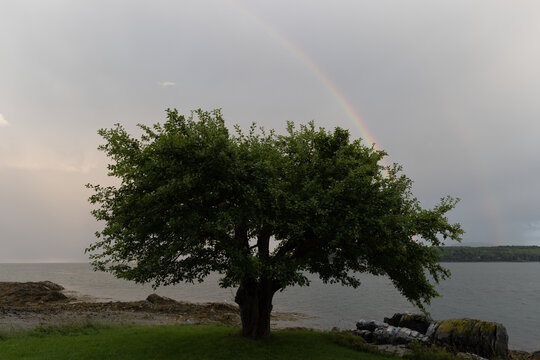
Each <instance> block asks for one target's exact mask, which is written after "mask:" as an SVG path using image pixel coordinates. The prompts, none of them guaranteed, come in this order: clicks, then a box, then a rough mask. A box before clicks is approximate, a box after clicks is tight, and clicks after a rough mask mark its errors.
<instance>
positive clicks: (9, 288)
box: [0, 281, 313, 332]
mask: <svg viewBox="0 0 540 360" xmlns="http://www.w3.org/2000/svg"><path fill="white" fill-rule="evenodd" d="M93 299H95V298H92V296H91V295H86V294H74V292H72V291H69V289H65V288H64V287H63V286H61V285H58V284H55V283H52V282H50V281H42V282H26V283H21V282H0V332H11V331H24V330H28V329H32V328H35V327H39V326H59V325H66V324H81V323H82V324H84V323H100V324H107V325H127V324H129V325H175V324H208V323H222V324H225V325H230V326H240V323H241V322H240V313H239V309H238V306H237V305H236V304H230V303H223V302H208V303H195V302H186V301H177V300H174V299H170V298H167V297H162V296H159V295H156V294H150V295H149V296H148V297H147V298H146V300H139V301H108V302H104V301H97V300H93ZM308 318H313V317H312V316H309V315H306V314H302V313H283V312H275V313H273V314H272V320H271V321H272V328H274V329H279V328H286V327H291V326H301V321H302V319H308Z"/></svg>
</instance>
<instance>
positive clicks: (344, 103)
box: [229, 0, 387, 165]
mask: <svg viewBox="0 0 540 360" xmlns="http://www.w3.org/2000/svg"><path fill="white" fill-rule="evenodd" d="M229 2H230V3H232V4H233V5H234V6H235V7H236V8H238V9H240V10H241V11H242V12H244V13H245V14H247V15H248V16H249V17H250V18H251V19H252V20H254V21H255V22H256V23H257V24H259V25H260V26H261V27H263V28H264V29H265V30H266V31H267V32H268V33H269V34H270V35H271V36H272V37H274V38H275V39H276V40H278V42H279V43H280V44H282V45H283V46H285V47H286V48H287V49H288V50H289V51H291V52H292V53H293V54H294V55H295V56H296V57H297V58H299V59H300V61H301V62H302V63H304V64H305V65H306V66H307V67H308V68H309V69H310V70H311V71H312V72H313V73H314V74H315V75H316V76H317V78H318V79H319V81H321V82H322V83H323V85H324V86H325V87H326V88H327V89H328V90H329V92H330V94H331V95H332V96H333V97H334V99H335V100H336V101H337V102H338V104H339V105H340V106H341V107H342V108H343V110H344V111H345V113H346V114H347V116H349V117H350V118H351V119H352V121H353V122H354V123H355V125H356V126H357V127H358V128H359V130H360V133H361V135H362V138H363V140H365V141H366V142H367V143H368V144H369V145H373V147H374V148H375V149H376V150H381V149H380V148H379V147H378V145H377V141H376V140H375V137H374V136H373V135H372V133H371V132H370V131H369V129H368V127H367V126H366V124H365V123H364V121H363V120H362V117H361V116H360V115H359V114H358V113H357V112H356V110H355V109H354V107H353V106H352V105H351V104H350V102H349V101H348V100H347V98H346V97H345V95H343V93H342V92H341V90H339V88H338V87H337V86H336V85H335V84H334V82H333V81H332V80H331V79H330V78H329V77H328V75H326V74H325V73H324V72H323V71H322V69H321V67H320V66H319V65H318V64H317V63H316V62H315V61H314V60H313V59H312V58H311V57H309V56H308V55H307V54H306V53H305V52H304V51H303V50H302V49H300V48H299V47H298V46H297V45H295V44H294V43H293V42H292V41H290V40H289V39H287V38H286V37H285V36H284V35H283V34H282V33H281V32H280V31H279V30H277V29H276V28H275V27H274V26H272V24H270V23H268V22H267V21H265V20H264V19H262V18H261V17H259V16H257V15H256V14H254V13H253V12H252V11H251V10H249V9H248V8H247V7H245V6H243V5H242V4H240V3H239V2H237V1H236V0H229ZM383 164H384V165H387V161H385V159H383Z"/></svg>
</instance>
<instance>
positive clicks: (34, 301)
mask: <svg viewBox="0 0 540 360" xmlns="http://www.w3.org/2000/svg"><path fill="white" fill-rule="evenodd" d="M89 298H90V297H88V296H84V295H82V296H74V295H73V293H72V292H69V291H66V289H64V288H63V287H62V286H61V285H58V284H55V283H53V282H50V281H41V282H26V283H20V282H0V332H10V331H21V330H25V329H31V328H34V327H38V326H58V325H66V324H69V325H71V324H86V323H100V324H137V325H173V324H206V323H223V324H226V325H232V326H240V314H239V309H238V306H237V305H236V304H230V303H192V302H184V301H177V300H173V299H170V298H166V297H162V296H159V295H157V294H150V295H149V296H148V297H147V298H146V300H142V301H128V302H126V301H109V302H97V301H88V299H89ZM307 318H310V316H308V315H306V314H301V313H279V312H274V313H273V314H272V328H285V327H290V326H298V323H299V322H301V321H302V320H303V319H307ZM464 329H465V331H464ZM467 329H472V332H471V334H469V333H467V331H469V330H467ZM483 329H488V330H489V331H488V332H489V333H490V334H491V333H492V334H493V336H492V337H490V336H491V335H490V336H487V335H486V334H487V332H482V331H483ZM481 330H482V331H481ZM353 333H355V334H356V335H358V336H361V337H362V338H364V339H365V340H366V341H368V342H369V343H372V344H373V346H376V347H378V348H379V349H380V350H383V351H387V352H394V353H396V355H403V354H404V353H406V352H407V348H408V346H409V345H410V343H411V342H413V341H415V342H420V343H425V344H430V343H435V344H436V345H442V346H444V345H445V343H444V342H445V341H449V344H450V345H451V346H449V347H450V348H452V347H453V348H454V349H453V350H457V351H455V352H460V349H459V346H461V345H463V349H462V350H465V352H468V353H469V354H472V353H474V351H471V350H474V346H479V348H478V349H480V351H476V352H477V353H481V355H489V354H490V353H489V352H486V351H484V350H482V349H491V350H495V351H494V352H493V355H497V356H502V357H503V358H507V359H514V360H533V359H540V352H535V353H528V352H524V351H512V350H508V338H507V335H506V330H505V329H504V327H503V326H502V325H501V324H496V323H486V322H482V321H480V320H474V319H459V320H443V321H434V320H432V319H431V318H429V317H426V316H424V315H421V314H416V315H415V314H395V315H394V316H393V317H391V318H385V319H384V322H381V321H375V320H369V321H366V320H360V321H358V323H357V328H356V329H355V330H354V331H353ZM477 333H478V336H477V337H476V338H474V337H471V336H472V334H477ZM460 336H461V338H460ZM475 336H476V335H475ZM460 341H461V342H462V344H461V345H459V342H460ZM484 343H485V344H488V345H487V347H486V346H484V345H485V344H484ZM482 344H484V345H482ZM458 345H459V346H458ZM482 346H484V348H482ZM491 350H490V351H491ZM474 356H477V355H474ZM489 357H490V356H488V358H489ZM470 358H471V359H482V357H470Z"/></svg>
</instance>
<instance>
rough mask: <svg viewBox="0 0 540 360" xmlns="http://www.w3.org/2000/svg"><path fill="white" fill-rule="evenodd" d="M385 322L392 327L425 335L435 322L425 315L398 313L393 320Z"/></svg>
mask: <svg viewBox="0 0 540 360" xmlns="http://www.w3.org/2000/svg"><path fill="white" fill-rule="evenodd" d="M384 322H385V323H387V324H389V325H392V326H397V327H404V328H407V329H411V330H415V331H418V332H419V333H422V334H425V333H426V332H427V330H428V328H429V326H430V325H431V324H432V323H433V322H434V321H433V319H432V318H431V317H429V316H427V315H424V314H404V313H396V314H394V315H393V316H392V317H391V318H384Z"/></svg>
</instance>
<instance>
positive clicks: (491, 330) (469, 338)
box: [427, 319, 508, 359]
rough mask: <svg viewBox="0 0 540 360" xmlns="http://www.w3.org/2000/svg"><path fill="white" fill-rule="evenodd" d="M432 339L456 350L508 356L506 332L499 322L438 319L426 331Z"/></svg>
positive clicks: (487, 356) (497, 356) (483, 354)
mask: <svg viewBox="0 0 540 360" xmlns="http://www.w3.org/2000/svg"><path fill="white" fill-rule="evenodd" d="M427 335H428V336H430V337H431V339H432V341H433V342H434V343H435V344H437V345H441V346H446V347H449V348H451V349H453V350H456V351H462V352H469V353H474V354H478V355H480V356H483V357H486V358H489V359H494V358H503V359H504V358H508V333H507V332H506V328H505V327H504V326H503V325H502V324H499V323H494V322H488V321H482V320H476V319H452V320H439V321H437V322H436V323H435V324H434V325H433V326H431V327H430V329H429V330H428V333H427Z"/></svg>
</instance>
